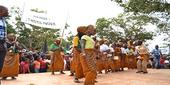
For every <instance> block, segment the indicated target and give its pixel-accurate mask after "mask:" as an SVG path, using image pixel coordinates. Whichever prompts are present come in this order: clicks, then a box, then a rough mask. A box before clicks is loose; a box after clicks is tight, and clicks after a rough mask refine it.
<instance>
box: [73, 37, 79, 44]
mask: <svg viewBox="0 0 170 85" xmlns="http://www.w3.org/2000/svg"><path fill="white" fill-rule="evenodd" d="M78 40H79V38H78V36H75V37H74V38H73V41H72V42H73V47H75V46H78Z"/></svg>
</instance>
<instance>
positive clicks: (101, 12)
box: [0, 0, 123, 35]
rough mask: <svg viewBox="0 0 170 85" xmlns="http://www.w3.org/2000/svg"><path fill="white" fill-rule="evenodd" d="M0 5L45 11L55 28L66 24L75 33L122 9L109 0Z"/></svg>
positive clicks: (10, 0) (6, 1)
mask: <svg viewBox="0 0 170 85" xmlns="http://www.w3.org/2000/svg"><path fill="white" fill-rule="evenodd" d="M0 4H1V5H4V6H7V7H9V8H10V7H12V6H18V7H20V8H21V9H22V10H24V11H25V10H28V9H34V8H38V9H40V10H45V11H47V13H48V15H50V16H52V17H53V18H54V19H55V20H56V24H57V27H59V28H61V29H63V28H64V25H65V23H66V22H67V23H68V24H69V26H70V27H68V30H66V32H65V33H66V35H67V33H68V32H70V31H71V32H72V33H73V34H75V33H76V28H77V27H78V26H82V25H89V24H92V25H95V22H96V20H97V19H98V18H102V17H105V18H110V17H116V16H117V15H118V14H119V13H122V12H123V9H122V8H120V7H119V6H117V5H116V4H115V3H113V2H111V0H1V2H0Z"/></svg>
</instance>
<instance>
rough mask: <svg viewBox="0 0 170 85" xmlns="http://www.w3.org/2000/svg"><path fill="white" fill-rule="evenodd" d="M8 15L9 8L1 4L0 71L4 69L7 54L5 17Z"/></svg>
mask: <svg viewBox="0 0 170 85" xmlns="http://www.w3.org/2000/svg"><path fill="white" fill-rule="evenodd" d="M7 16H8V9H7V8H6V7H4V6H1V5H0V72H1V71H2V67H3V63H4V59H5V55H6V52H7V49H6V46H5V39H6V24H5V19H4V17H7Z"/></svg>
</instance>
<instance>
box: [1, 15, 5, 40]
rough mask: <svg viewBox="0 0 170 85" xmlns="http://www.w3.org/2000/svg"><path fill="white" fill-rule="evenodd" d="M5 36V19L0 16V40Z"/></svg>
mask: <svg viewBox="0 0 170 85" xmlns="http://www.w3.org/2000/svg"><path fill="white" fill-rule="evenodd" d="M5 38H6V24H5V19H4V18H2V17H0V40H4V39H5Z"/></svg>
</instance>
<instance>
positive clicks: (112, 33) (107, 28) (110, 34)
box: [96, 18, 121, 41]
mask: <svg viewBox="0 0 170 85" xmlns="http://www.w3.org/2000/svg"><path fill="white" fill-rule="evenodd" d="M96 31H97V36H98V37H100V38H104V37H106V38H107V39H109V40H112V41H115V40H117V39H118V38H119V37H121V32H117V31H116V30H115V29H114V28H112V20H111V18H110V19H106V18H99V19H98V20H97V22H96Z"/></svg>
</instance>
